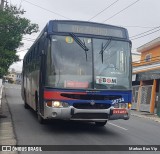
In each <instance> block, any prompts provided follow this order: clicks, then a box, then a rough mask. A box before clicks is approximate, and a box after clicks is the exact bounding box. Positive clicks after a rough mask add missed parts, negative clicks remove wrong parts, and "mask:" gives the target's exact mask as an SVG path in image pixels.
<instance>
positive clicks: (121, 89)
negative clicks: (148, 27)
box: [22, 20, 132, 126]
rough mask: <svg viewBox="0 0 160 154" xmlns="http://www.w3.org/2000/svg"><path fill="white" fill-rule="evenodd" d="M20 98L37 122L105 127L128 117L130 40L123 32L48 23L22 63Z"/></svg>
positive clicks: (83, 24)
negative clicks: (75, 122)
mask: <svg viewBox="0 0 160 154" xmlns="http://www.w3.org/2000/svg"><path fill="white" fill-rule="evenodd" d="M22 73H23V79H22V80H23V81H22V98H23V100H24V106H25V108H28V107H31V108H32V109H34V110H35V111H36V112H37V115H38V120H39V122H40V123H43V122H44V121H45V120H46V119H61V120H81V121H91V122H95V124H96V125H98V126H104V125H105V124H106V123H107V121H108V120H115V119H125V120H127V119H129V117H130V108H131V73H132V66H131V41H130V40H129V36H128V32H127V30H126V29H125V28H122V27H118V26H112V25H107V24H101V23H94V22H86V21H72V20H71V21H69V20H51V21H49V22H48V24H47V25H46V26H45V28H44V29H43V31H42V32H41V34H40V35H39V37H38V38H37V39H36V41H35V42H34V43H33V45H32V46H31V48H30V49H29V51H28V52H27V53H26V55H25V57H24V60H23V71H22Z"/></svg>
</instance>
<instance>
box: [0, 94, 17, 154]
mask: <svg viewBox="0 0 160 154" xmlns="http://www.w3.org/2000/svg"><path fill="white" fill-rule="evenodd" d="M1 103H2V104H1V105H2V106H1V108H0V115H2V117H1V118H0V145H4V146H5V145H6V146H10V145H17V140H16V136H15V133H14V126H13V122H12V115H11V112H10V110H9V106H8V103H7V100H6V97H5V92H4V91H3V93H2V100H1ZM0 153H1V154H18V152H16V151H14V152H3V151H0Z"/></svg>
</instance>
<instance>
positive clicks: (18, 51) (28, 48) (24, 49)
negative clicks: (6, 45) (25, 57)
mask: <svg viewBox="0 0 160 154" xmlns="http://www.w3.org/2000/svg"><path fill="white" fill-rule="evenodd" d="M28 49H29V48H27V49H23V50H19V51H17V53H18V52H22V51H26V50H28Z"/></svg>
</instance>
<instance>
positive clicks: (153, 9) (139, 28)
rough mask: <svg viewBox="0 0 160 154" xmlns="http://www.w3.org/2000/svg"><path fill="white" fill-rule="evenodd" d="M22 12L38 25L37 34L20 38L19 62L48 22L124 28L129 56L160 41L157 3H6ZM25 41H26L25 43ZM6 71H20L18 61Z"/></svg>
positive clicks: (46, 0) (142, 0) (141, 0)
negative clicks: (127, 37)
mask: <svg viewBox="0 0 160 154" xmlns="http://www.w3.org/2000/svg"><path fill="white" fill-rule="evenodd" d="M10 4H12V5H16V6H17V7H21V8H22V9H24V10H25V11H26V13H25V14H24V16H23V17H26V18H28V19H29V20H30V21H31V22H32V23H36V24H38V25H39V32H38V33H36V34H32V35H26V36H24V39H23V40H22V42H23V43H24V46H23V47H21V48H18V49H17V55H19V57H20V59H23V57H24V55H25V54H26V52H27V49H29V48H30V46H31V45H32V44H33V42H34V40H35V39H36V38H37V36H38V35H39V33H40V31H41V30H42V29H43V28H44V26H45V25H46V24H47V22H48V21H49V20H55V19H56V20H83V21H93V22H99V23H105V24H110V25H116V26H122V27H125V28H127V30H128V32H129V37H130V39H131V41H132V52H136V50H137V48H138V47H140V46H142V45H144V44H146V43H148V42H150V41H152V40H154V39H156V38H157V37H160V20H159V19H160V8H159V7H160V0H8V5H10ZM26 38H28V39H26ZM10 68H15V70H16V71H21V69H22V61H21V62H17V63H14V64H13V65H11V67H10Z"/></svg>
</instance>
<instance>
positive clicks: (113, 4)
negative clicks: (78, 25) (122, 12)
mask: <svg viewBox="0 0 160 154" xmlns="http://www.w3.org/2000/svg"><path fill="white" fill-rule="evenodd" d="M118 1H119V0H116V1H115V2H113V3H112V4H111V5H109V6H108V7H106V8H105V9H103V10H102V11H100V12H99V13H97V14H96V15H94V16H93V17H91V18H90V19H89V20H88V21H91V20H92V19H94V18H95V17H97V16H98V15H99V14H101V13H102V12H104V11H106V10H107V9H108V8H110V7H111V6H112V5H114V4H115V3H117V2H118Z"/></svg>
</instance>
